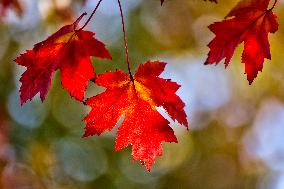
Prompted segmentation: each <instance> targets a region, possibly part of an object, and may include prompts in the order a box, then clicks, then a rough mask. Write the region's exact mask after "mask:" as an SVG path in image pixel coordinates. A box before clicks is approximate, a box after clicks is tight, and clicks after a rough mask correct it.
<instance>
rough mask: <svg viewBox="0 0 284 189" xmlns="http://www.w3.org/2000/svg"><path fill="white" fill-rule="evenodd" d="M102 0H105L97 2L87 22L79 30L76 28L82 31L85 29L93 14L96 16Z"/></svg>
mask: <svg viewBox="0 0 284 189" xmlns="http://www.w3.org/2000/svg"><path fill="white" fill-rule="evenodd" d="M102 1H103V0H99V2H98V3H97V5H96V7H95V9H94V10H93V12H92V14H91V15H90V16H89V18H88V20H87V21H86V22H85V24H84V25H83V26H82V27H81V28H80V29H78V30H76V31H81V30H83V29H84V28H85V27H86V26H87V25H88V24H89V22H90V21H91V20H92V18H93V16H94V15H95V13H96V12H97V10H98V8H99V6H100V4H101V2H102Z"/></svg>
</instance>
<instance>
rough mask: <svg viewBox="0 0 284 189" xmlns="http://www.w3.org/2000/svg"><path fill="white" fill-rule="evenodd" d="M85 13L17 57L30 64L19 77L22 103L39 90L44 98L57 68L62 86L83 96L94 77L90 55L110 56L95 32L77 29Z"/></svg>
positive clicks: (74, 93)
mask: <svg viewBox="0 0 284 189" xmlns="http://www.w3.org/2000/svg"><path fill="white" fill-rule="evenodd" d="M83 16H84V15H82V16H81V17H80V18H79V19H78V20H77V21H76V22H74V23H73V24H71V25H67V26H64V27H62V28H61V29H60V30H59V31H57V32H56V33H54V34H53V35H52V36H50V37H49V38H48V39H46V40H45V41H43V42H41V43H38V44H36V45H35V46H34V48H33V49H32V50H28V51H26V53H24V54H22V55H21V56H19V57H18V58H17V59H16V60H15V61H16V62H17V63H18V64H19V65H22V66H25V67H27V70H26V71H25V72H24V74H23V75H22V77H21V79H20V81H21V82H22V86H21V88H20V93H21V95H20V97H21V104H23V103H25V102H26V101H27V100H29V99H30V100H31V99H32V98H33V97H34V96H35V95H36V94H37V93H38V92H39V93H40V98H41V100H42V101H43V100H44V99H45V96H46V94H47V92H48V89H49V87H50V83H51V80H52V76H53V74H54V72H55V71H56V70H57V69H60V71H61V80H62V86H63V87H64V88H66V89H67V90H68V92H69V93H70V95H71V96H73V97H75V98H76V99H77V100H80V101H82V100H83V98H84V95H85V90H86V87H87V84H88V81H89V80H90V79H92V78H94V77H95V73H94V69H93V66H92V64H91V60H90V56H95V57H98V58H109V59H110V58H111V56H110V54H109V53H108V51H107V49H106V48H105V45H104V44H103V43H102V42H100V41H98V40H97V39H95V38H94V33H92V32H90V31H84V30H76V27H77V25H78V23H79V21H80V20H81V18H82V17H83Z"/></svg>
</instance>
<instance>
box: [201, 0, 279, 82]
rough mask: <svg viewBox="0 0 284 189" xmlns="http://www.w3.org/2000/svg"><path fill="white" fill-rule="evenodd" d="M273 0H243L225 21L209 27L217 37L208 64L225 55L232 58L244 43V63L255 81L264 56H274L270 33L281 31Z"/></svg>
mask: <svg viewBox="0 0 284 189" xmlns="http://www.w3.org/2000/svg"><path fill="white" fill-rule="evenodd" d="M268 5H269V0H243V1H241V2H239V3H238V4H237V6H236V7H235V8H234V9H233V10H231V12H230V13H229V14H228V15H227V16H226V18H227V19H225V20H223V21H222V22H216V23H214V24H212V25H210V26H209V28H210V30H211V31H212V32H213V33H215V35H216V37H215V38H214V39H213V40H212V41H211V42H210V43H209V45H208V47H209V48H210V52H209V54H208V58H207V60H206V63H205V64H214V63H216V64H218V63H219V62H220V61H221V60H222V59H224V58H225V65H226V66H228V64H229V63H230V61H231V58H232V56H233V53H234V51H235V48H236V47H237V45H238V44H240V43H242V42H244V51H243V54H242V62H243V63H244V64H245V73H246V74H247V79H248V81H249V83H250V84H251V83H252V82H253V80H254V79H255V78H256V77H257V74H258V72H259V71H262V68H263V62H264V58H267V59H271V55H270V45H269V41H268V33H275V32H276V31H277V30H278V23H277V18H276V16H275V15H274V14H273V12H272V9H273V8H274V6H273V7H272V8H271V9H268Z"/></svg>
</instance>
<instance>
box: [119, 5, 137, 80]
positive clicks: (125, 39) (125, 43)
mask: <svg viewBox="0 0 284 189" xmlns="http://www.w3.org/2000/svg"><path fill="white" fill-rule="evenodd" d="M117 2H118V5H119V11H120V17H121V24H122V31H123V41H124V48H125V57H126V64H127V68H128V73H129V75H130V78H131V80H132V81H133V76H132V73H131V70H130V61H129V51H128V45H127V38H126V30H125V21H124V16H123V11H122V6H121V3H120V0H117Z"/></svg>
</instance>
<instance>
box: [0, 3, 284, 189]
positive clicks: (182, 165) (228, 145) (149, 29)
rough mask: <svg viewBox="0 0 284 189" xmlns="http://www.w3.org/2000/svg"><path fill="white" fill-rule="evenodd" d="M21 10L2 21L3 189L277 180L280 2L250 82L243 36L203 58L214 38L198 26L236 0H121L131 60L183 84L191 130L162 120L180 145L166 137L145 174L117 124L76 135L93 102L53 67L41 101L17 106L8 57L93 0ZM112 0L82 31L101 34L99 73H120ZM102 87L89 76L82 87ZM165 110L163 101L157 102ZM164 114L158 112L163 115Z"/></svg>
mask: <svg viewBox="0 0 284 189" xmlns="http://www.w3.org/2000/svg"><path fill="white" fill-rule="evenodd" d="M19 2H20V3H21V4H22V6H23V10H24V11H23V14H22V15H19V14H17V13H15V11H14V10H13V9H10V10H8V11H7V12H6V13H5V15H3V16H2V17H1V21H0V23H1V24H0V127H1V129H0V188H5V189H77V188H80V189H94V188H106V189H107V188H111V189H112V188H114V189H125V188H127V189H128V188H130V189H132V188H133V189H140V188H141V189H142V188H149V189H154V188H155V189H156V188H157V189H167V188H169V189H171V188H179V189H183V188H186V189H283V188H284V139H283V136H284V82H283V80H284V64H283V62H282V61H283V59H284V53H283V50H284V47H283V43H284V33H283V32H284V30H283V26H284V23H283V21H284V10H283V8H284V1H279V3H278V6H277V8H276V9H275V13H276V14H277V15H278V17H279V23H280V27H279V31H278V32H277V33H276V34H273V35H269V37H270V43H271V52H272V61H268V60H266V61H265V65H264V70H263V72H262V73H260V74H259V76H258V78H257V79H256V80H255V81H254V83H253V85H251V86H249V85H248V81H247V80H246V76H245V75H244V65H243V64H241V51H242V48H243V46H242V45H240V46H239V48H238V49H237V51H236V53H235V56H234V58H233V60H232V62H231V64H230V66H229V67H228V68H227V69H226V70H225V69H224V65H223V64H219V65H218V66H204V65H203V62H204V61H205V59H206V54H207V53H208V50H209V49H208V48H207V47H206V45H207V44H208V42H209V41H210V40H211V39H212V38H213V35H212V33H211V32H210V31H209V30H208V29H207V26H208V25H209V24H211V23H213V22H214V21H218V20H221V19H222V18H223V17H224V16H225V15H226V13H228V11H229V10H230V9H231V8H233V6H234V5H235V4H236V1H234V0H219V3H218V4H215V3H209V2H204V1H202V0H168V1H166V2H165V4H164V6H163V7H161V6H160V2H159V1H158V0H123V2H122V3H123V9H124V11H125V16H126V21H127V34H128V43H129V47H130V49H129V50H130V59H131V67H132V69H133V70H135V69H136V68H137V66H138V65H139V64H140V63H143V62H145V61H146V60H149V59H150V60H156V59H159V60H162V61H165V62H168V63H169V64H168V65H167V67H166V71H165V73H163V75H162V77H164V78H171V79H173V80H174V81H177V82H178V83H180V84H181V85H182V87H181V89H180V90H179V91H178V94H179V95H180V96H181V98H182V99H183V100H184V102H185V103H186V105H187V106H186V112H187V115H188V120H189V122H190V129H189V132H188V131H187V130H186V129H185V128H184V127H182V126H180V125H178V124H177V123H174V122H171V126H172V127H173V128H174V130H175V133H176V135H177V137H178V140H179V143H178V144H168V143H164V144H163V148H164V151H163V156H162V157H158V158H157V161H156V163H155V165H154V166H153V167H152V170H151V172H150V173H149V172H147V171H146V169H145V167H143V166H142V165H140V163H139V162H134V161H133V160H132V159H131V149H130V148H128V149H126V150H122V151H120V152H118V153H115V152H114V140H115V135H116V131H113V132H110V133H106V134H104V135H102V136H99V137H91V138H81V136H82V134H83V132H84V123H83V122H82V121H81V120H82V119H83V118H84V116H85V115H86V114H87V113H88V111H89V110H90V109H89V108H88V107H85V106H83V105H82V104H81V103H79V102H77V101H75V100H73V99H71V97H70V96H69V94H68V93H67V92H66V91H65V90H63V89H62V88H61V85H60V73H58V72H57V74H56V75H55V77H54V80H53V82H52V87H51V89H50V91H49V93H48V96H47V99H46V101H45V102H44V103H41V102H40V99H39V97H38V96H36V98H35V99H34V100H33V101H32V102H28V103H26V104H25V105H24V106H22V107H21V106H20V103H19V92H18V89H19V87H20V82H19V78H20V76H21V74H22V73H23V72H24V70H25V69H24V68H23V67H20V66H17V65H16V64H15V63H14V62H13V60H14V59H15V58H16V57H17V56H18V55H19V54H20V53H22V52H24V51H25V50H26V49H31V48H32V47H33V44H35V43H37V42H40V41H42V40H44V39H45V38H46V37H48V36H49V35H51V34H52V33H53V32H55V31H57V30H58V29H59V28H60V27H61V26H63V25H65V24H70V23H72V20H73V19H75V18H76V17H77V16H79V15H80V14H81V13H82V12H85V11H86V12H88V13H90V12H91V11H92V9H93V8H94V7H95V5H96V3H97V0H88V1H87V2H86V4H85V5H83V4H82V1H80V0H77V1H75V0H73V1H72V0H20V1H19ZM118 10H119V9H118V5H117V3H116V0H104V1H103V3H102V5H101V7H100V8H99V10H98V12H97V14H96V15H95V17H94V19H93V20H92V21H91V23H90V24H89V25H88V29H89V30H91V31H94V32H96V37H97V38H98V39H100V40H102V41H104V42H105V43H106V45H107V48H108V49H109V50H110V52H111V54H112V56H113V61H101V60H96V59H93V61H94V67H95V70H96V73H98V74H99V73H104V72H105V71H106V70H115V69H116V68H120V69H122V70H124V71H126V65H125V57H124V49H123V41H122V32H121V24H120V23H121V21H120V17H119V12H118ZM101 91H102V89H101V88H99V87H97V86H96V85H95V84H94V83H91V82H90V85H89V88H88V91H87V97H91V96H94V95H96V94H97V93H99V92H101ZM159 111H160V110H159ZM161 111H162V110H161ZM162 114H163V115H164V116H165V117H167V116H166V115H165V114H164V113H162Z"/></svg>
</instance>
